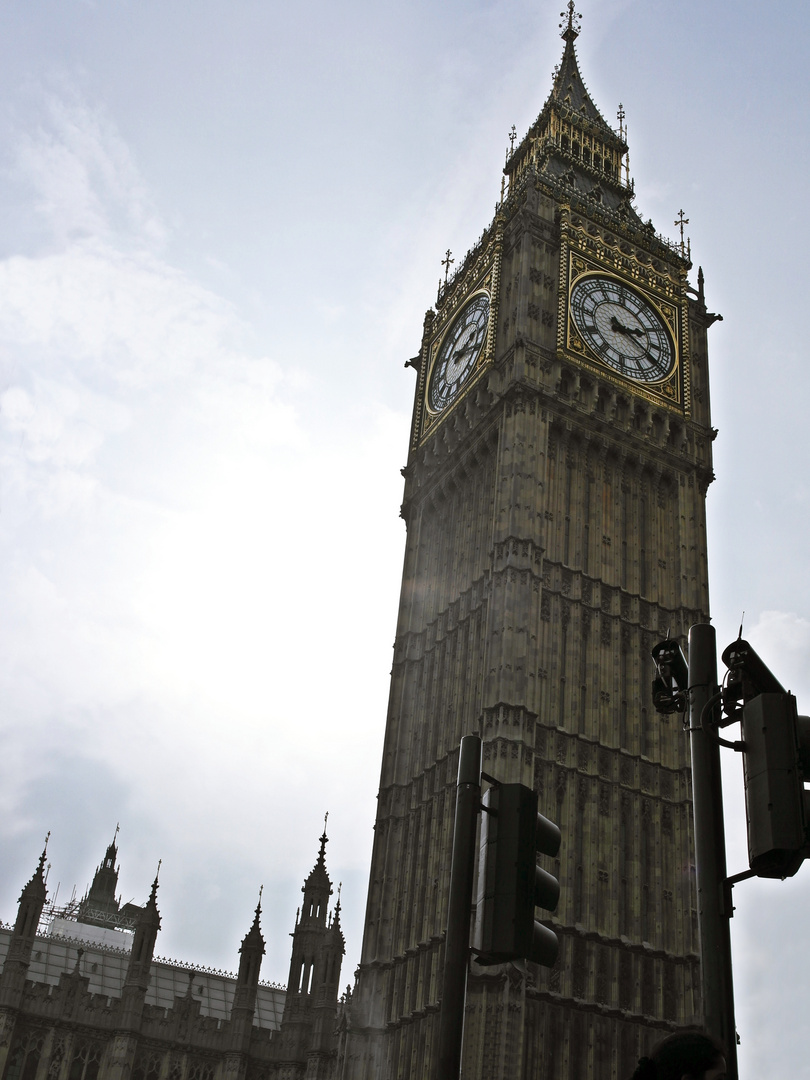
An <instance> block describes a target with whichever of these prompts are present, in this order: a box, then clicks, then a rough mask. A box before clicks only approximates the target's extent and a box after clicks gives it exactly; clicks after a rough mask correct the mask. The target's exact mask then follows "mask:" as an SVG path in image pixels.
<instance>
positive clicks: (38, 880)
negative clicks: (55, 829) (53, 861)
mask: <svg viewBox="0 0 810 1080" xmlns="http://www.w3.org/2000/svg"><path fill="white" fill-rule="evenodd" d="M50 835H51V834H50V833H48V836H46V837H45V847H44V848H43V849H42V854H41V855H40V857H39V862H38V863H37V868H36V870H35V871H34V873H33V874H32V875H31V880H30V881H29V882H28V883H27V884H26V885H25V887H24V889H23V891H22V895H21V896H20V900H23V899H27V900H42V902H43V903H44V902H45V898H46V897H47V895H48V890H47V888H46V886H45V859H46V858H47V856H48V837H49V836H50Z"/></svg>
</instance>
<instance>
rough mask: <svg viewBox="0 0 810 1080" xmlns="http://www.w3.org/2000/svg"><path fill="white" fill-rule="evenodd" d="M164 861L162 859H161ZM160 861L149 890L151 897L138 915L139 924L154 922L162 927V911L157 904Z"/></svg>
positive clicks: (158, 926)
mask: <svg viewBox="0 0 810 1080" xmlns="http://www.w3.org/2000/svg"><path fill="white" fill-rule="evenodd" d="M161 861H162V860H161ZM161 861H158V868H157V873H156V874H155V880H154V881H153V882H152V888H151V890H150V892H149V899H148V900H147V901H146V903H145V904H144V906H143V908H142V909H141V912H140V915H139V916H138V925H139V926H143V925H148V924H149V923H152V924H153V925H155V926H157V928H158V929H160V912H159V911H158V906H157V891H158V875H159V874H160V862H161Z"/></svg>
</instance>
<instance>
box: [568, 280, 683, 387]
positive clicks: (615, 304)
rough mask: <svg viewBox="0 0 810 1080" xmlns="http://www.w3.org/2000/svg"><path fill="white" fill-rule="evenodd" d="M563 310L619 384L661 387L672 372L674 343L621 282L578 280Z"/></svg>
mask: <svg viewBox="0 0 810 1080" xmlns="http://www.w3.org/2000/svg"><path fill="white" fill-rule="evenodd" d="M568 310H569V312H570V314H571V319H572V321H573V323H574V326H575V327H576V329H577V331H578V333H579V336H580V338H581V339H582V340H583V341H584V343H585V344H586V345H587V346H588V348H589V349H590V351H591V352H592V353H594V354H595V355H596V356H597V357H598V359H599V360H600V361H601V362H602V363H603V364H606V365H607V366H608V367H609V368H612V369H613V370H614V371H616V372H617V373H618V374H619V375H621V376H623V377H624V378H626V379H630V380H631V381H632V382H639V383H645V384H655V383H662V382H665V381H666V380H667V379H668V378H669V377H670V375H671V374H672V372H673V370H674V369H675V363H676V357H677V352H676V348H675V342H674V340H673V337H672V333H671V332H670V330H669V327H668V326H667V324H666V322H665V321H664V318H663V317H662V315H661V314H660V312H659V311H658V310H657V308H656V307H655V305H654V304H653V303H651V301H650V299H649V298H648V297H647V296H646V295H645V294H644V293H642V292H640V291H639V290H638V289H637V288H635V287H634V286H632V285H629V284H628V283H627V282H626V281H622V279H621V278H618V277H614V276H613V275H610V274H604V273H590V274H583V275H582V276H581V277H579V278H578V279H577V280H576V281H575V282H574V284H573V286H572V287H571V294H570V296H569V300H568Z"/></svg>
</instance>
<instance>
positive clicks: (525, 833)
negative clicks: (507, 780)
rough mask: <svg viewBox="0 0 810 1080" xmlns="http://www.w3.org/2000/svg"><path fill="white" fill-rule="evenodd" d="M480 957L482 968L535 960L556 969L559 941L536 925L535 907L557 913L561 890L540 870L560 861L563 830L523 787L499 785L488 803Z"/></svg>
mask: <svg viewBox="0 0 810 1080" xmlns="http://www.w3.org/2000/svg"><path fill="white" fill-rule="evenodd" d="M482 803H483V811H484V812H483V814H482V818H481V849H480V858H479V863H478V897H477V906H476V927H475V951H476V952H477V954H478V955H477V957H476V959H477V960H478V963H479V964H483V965H488V964H501V963H504V962H505V961H507V960H519V959H525V960H532V961H533V962H534V963H536V964H542V965H543V966H544V967H552V966H553V964H554V962H555V960H556V959H557V953H558V951H559V942H558V941H557V935H556V934H555V933H554V932H553V930H550V929H549V928H548V927H547V926H544V925H543V924H542V923H540V922H538V921H537V920H536V919H535V907H541V908H545V909H546V910H547V911H554V910H556V907H557V903H558V901H559V897H560V884H559V882H558V881H557V879H556V878H555V877H552V875H551V874H549V873H547V872H546V871H545V870H543V869H541V868H540V867H539V866H538V865H537V856H538V854H541V855H550V856H555V855H556V854H557V852H558V851H559V850H560V839H561V838H560V830H559V829H558V828H557V826H556V825H555V824H554V823H553V822H552V821H549V820H548V818H545V817H543V815H542V814H539V813H538V812H537V793H536V792H534V791H532V789H531V788H528V787H525V786H524V785H523V784H495V785H493V786H492V787H491V788H489V789H488V790H487V791H486V792H485V793H484V797H483V800H482Z"/></svg>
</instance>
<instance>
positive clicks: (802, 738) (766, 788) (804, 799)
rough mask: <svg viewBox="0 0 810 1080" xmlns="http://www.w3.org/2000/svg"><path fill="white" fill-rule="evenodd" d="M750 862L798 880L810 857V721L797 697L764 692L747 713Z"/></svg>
mask: <svg viewBox="0 0 810 1080" xmlns="http://www.w3.org/2000/svg"><path fill="white" fill-rule="evenodd" d="M742 738H743V771H744V777H745V816H746V818H747V821H748V864H749V866H750V867H751V869H752V870H753V871H754V872H755V873H756V874H757V876H758V877H769V878H786V877H792V876H793V875H794V874H795V873H796V871H797V870H798V869H799V867H800V866H801V864H802V862H803V860H804V859H805V858H806V857H807V855H808V854H810V793H808V792H807V791H805V788H804V782H805V781H806V780H810V767H809V766H810V718H808V717H806V716H798V715H797V712H796V698H795V697H794V696H793V695H792V694H758V695H757V696H756V697H755V698H751V700H750V701H747V702H746V703H745V704H744V705H743V709H742Z"/></svg>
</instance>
